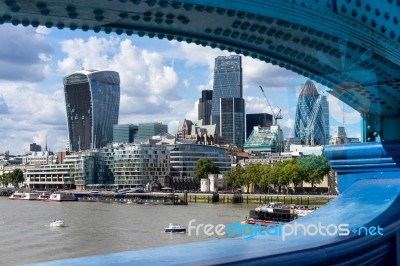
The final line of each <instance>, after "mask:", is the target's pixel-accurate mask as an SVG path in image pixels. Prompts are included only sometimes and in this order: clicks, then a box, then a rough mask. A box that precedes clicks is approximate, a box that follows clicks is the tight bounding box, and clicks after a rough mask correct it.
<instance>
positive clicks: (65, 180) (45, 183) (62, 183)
mask: <svg viewBox="0 0 400 266" xmlns="http://www.w3.org/2000/svg"><path fill="white" fill-rule="evenodd" d="M71 167H72V166H71V165H67V164H52V165H37V166H35V167H33V168H29V169H26V172H25V173H24V178H25V184H26V185H27V186H28V187H29V188H30V189H36V190H50V189H72V188H74V186H75V181H74V178H73V177H72V176H71Z"/></svg>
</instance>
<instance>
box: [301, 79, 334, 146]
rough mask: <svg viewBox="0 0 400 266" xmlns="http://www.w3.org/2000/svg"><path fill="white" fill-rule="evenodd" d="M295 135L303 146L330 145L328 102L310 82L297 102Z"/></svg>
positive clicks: (302, 90)
mask: <svg viewBox="0 0 400 266" xmlns="http://www.w3.org/2000/svg"><path fill="white" fill-rule="evenodd" d="M294 135H295V138H297V139H299V140H300V142H301V144H303V145H310V146H314V145H325V144H328V143H329V105H328V101H327V100H326V96H322V95H320V94H319V93H318V91H317V89H316V87H315V85H314V83H313V82H312V81H310V80H308V81H307V82H306V83H305V84H304V85H303V86H302V89H301V92H300V96H299V100H298V102H297V108H296V118H295V125H294Z"/></svg>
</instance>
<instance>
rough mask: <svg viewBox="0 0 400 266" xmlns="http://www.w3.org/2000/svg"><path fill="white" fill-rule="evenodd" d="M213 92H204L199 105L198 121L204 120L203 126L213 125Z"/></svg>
mask: <svg viewBox="0 0 400 266" xmlns="http://www.w3.org/2000/svg"><path fill="white" fill-rule="evenodd" d="M212 95H213V91H211V90H203V91H202V92H201V98H200V99H199V105H198V116H197V117H198V120H203V125H211V123H210V122H211V120H210V119H211V106H212Z"/></svg>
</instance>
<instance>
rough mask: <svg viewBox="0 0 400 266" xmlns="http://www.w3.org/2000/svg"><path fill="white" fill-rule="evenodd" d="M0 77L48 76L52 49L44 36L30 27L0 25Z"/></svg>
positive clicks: (39, 78) (31, 79) (30, 79)
mask: <svg viewBox="0 0 400 266" xmlns="http://www.w3.org/2000/svg"><path fill="white" fill-rule="evenodd" d="M0 35H1V39H0V80H13V81H16V82H20V81H26V82H40V81H43V80H44V79H45V78H47V77H48V76H49V73H50V60H48V59H50V58H51V54H52V53H53V52H54V51H53V48H52V47H51V46H50V44H49V43H48V41H47V40H46V39H45V38H44V36H42V35H40V34H37V33H36V32H35V29H33V28H25V27H22V26H19V27H15V26H13V25H8V24H6V25H1V27H0Z"/></svg>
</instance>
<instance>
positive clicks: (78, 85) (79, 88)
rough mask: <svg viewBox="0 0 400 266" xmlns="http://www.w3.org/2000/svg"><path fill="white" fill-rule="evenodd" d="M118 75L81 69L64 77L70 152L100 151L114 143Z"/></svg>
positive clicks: (117, 103) (106, 71)
mask: <svg viewBox="0 0 400 266" xmlns="http://www.w3.org/2000/svg"><path fill="white" fill-rule="evenodd" d="M119 84H120V79H119V74H118V72H115V71H109V70H82V71H78V72H75V73H73V74H71V75H67V76H65V77H64V93H65V104H66V109H67V119H68V135H69V143H70V150H71V151H80V150H87V149H93V148H100V147H104V146H105V145H107V143H110V142H112V139H113V125H116V124H118V114H119V101H120V85H119Z"/></svg>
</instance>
